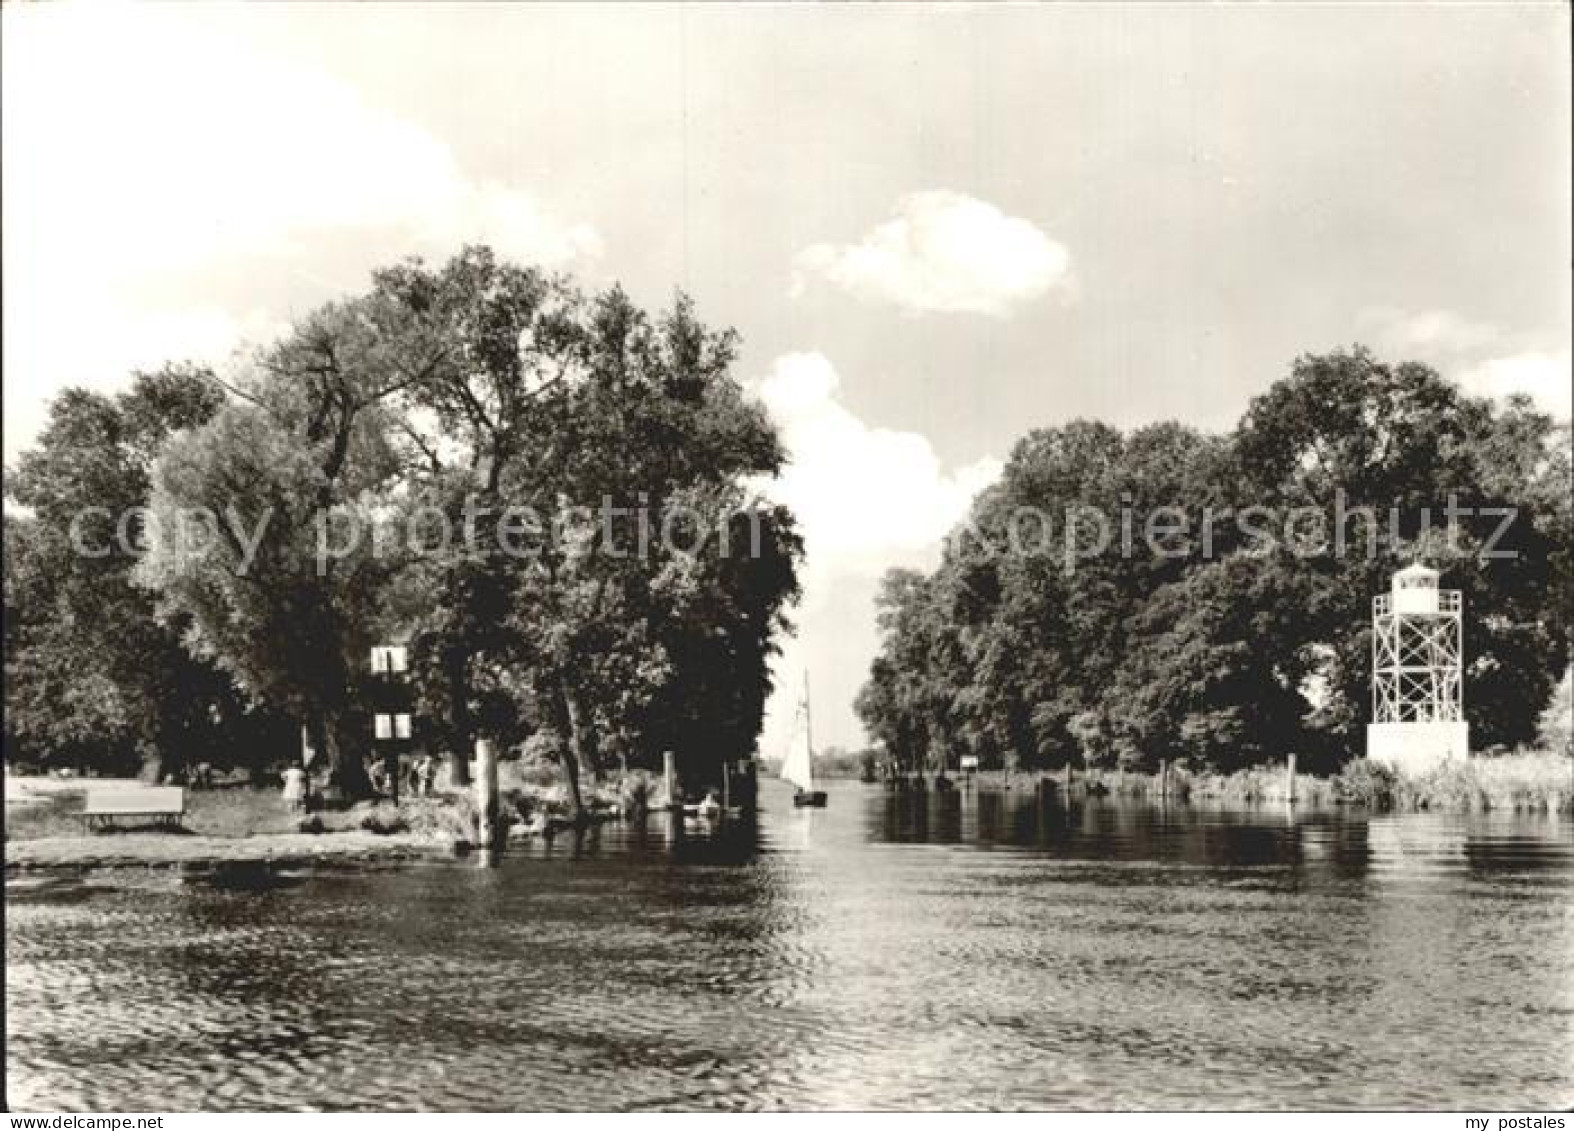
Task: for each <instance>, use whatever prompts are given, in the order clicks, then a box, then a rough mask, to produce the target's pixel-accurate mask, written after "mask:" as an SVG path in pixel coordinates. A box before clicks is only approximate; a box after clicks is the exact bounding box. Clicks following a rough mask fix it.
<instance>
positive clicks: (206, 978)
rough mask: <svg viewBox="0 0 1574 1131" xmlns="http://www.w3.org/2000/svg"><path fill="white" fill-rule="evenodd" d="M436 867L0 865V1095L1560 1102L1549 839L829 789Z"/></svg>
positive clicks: (261, 1099) (1413, 819)
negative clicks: (64, 874) (0, 1022)
mask: <svg viewBox="0 0 1574 1131" xmlns="http://www.w3.org/2000/svg"><path fill="white" fill-rule="evenodd" d="M764 804H765V812H764V813H763V814H762V815H761V816H760V817H759V819H758V820H749V821H740V820H728V821H723V822H719V823H716V824H714V825H709V824H686V823H684V822H683V821H682V820H681V818H669V817H667V816H666V815H660V816H657V817H653V818H652V819H651V820H650V821H649V822H647V823H645V824H643V825H630V826H605V827H602V828H599V829H590V830H585V831H584V833H583V834H582V835H577V836H559V837H557V838H554V839H553V840H552V841H551V842H550V843H528V844H525V845H518V846H513V845H511V846H510V848H509V851H508V852H507V853H506V854H505V855H504V856H503V857H502V858H501V859H500V860H499V861H498V862H497V865H496V867H493V868H489V869H478V868H476V867H475V866H474V864H473V862H441V861H434V862H429V863H425V864H417V865H400V866H397V867H393V866H389V867H378V868H371V869H365V870H360V871H329V872H318V873H296V874H285V875H269V874H256V873H248V872H220V873H213V874H202V875H188V876H181V875H179V874H164V873H147V874H141V873H138V874H130V873H127V874H121V873H113V874H112V873H103V874H100V875H98V876H95V877H91V878H89V879H86V880H84V879H82V878H70V879H61V878H45V879H42V880H38V879H33V878H27V879H21V880H14V881H12V882H10V883H8V885H7V896H8V898H7V908H6V925H7V928H8V930H7V941H6V954H7V963H8V971H7V973H8V1012H7V1017H6V1028H7V1037H8V1060H7V1083H8V1087H9V1095H10V1099H11V1102H12V1104H13V1106H20V1107H27V1106H29V1105H32V1106H41V1107H65V1108H78V1109H88V1110H92V1109H98V1110H104V1109H117V1110H131V1109H135V1108H138V1107H146V1108H166V1107H169V1106H175V1107H183V1106H190V1107H197V1108H226V1107H229V1108H234V1107H268V1108H296V1107H307V1108H334V1107H341V1106H343V1107H378V1108H388V1109H407V1108H437V1109H442V1108H481V1109H494V1108H495V1109H517V1108H531V1107H548V1108H565V1107H586V1106H589V1107H619V1108H684V1109H705V1108H777V1107H858V1108H863V1107H874V1108H887V1107H894V1108H913V1107H918V1108H925V1107H931V1108H932V1107H945V1108H953V1107H999V1108H1022V1107H1061V1108H1064V1107H1072V1108H1098V1107H1150V1106H1151V1107H1213V1108H1218V1107H1225V1108H1254V1107H1286V1106H1307V1105H1315V1106H1333V1107H1362V1106H1376V1107H1381V1106H1395V1105H1404V1104H1422V1105H1427V1106H1433V1107H1458V1106H1471V1107H1487V1108H1494V1107H1506V1106H1510V1105H1514V1106H1537V1107H1546V1106H1566V1105H1567V1104H1568V1103H1569V1102H1570V1101H1571V1100H1574V1087H1571V1079H1574V914H1571V911H1574V835H1571V830H1574V825H1571V824H1570V823H1569V822H1566V821H1565V822H1558V821H1551V820H1546V819H1534V820H1529V819H1527V820H1515V819H1512V818H1500V817H1493V818H1470V819H1462V818H1444V817H1432V816H1426V815H1422V816H1406V817H1382V818H1373V819H1371V820H1367V819H1364V818H1362V817H1361V816H1360V815H1358V814H1345V813H1339V812H1313V811H1309V810H1304V809H1299V808H1297V809H1289V808H1286V807H1284V806H1276V807H1272V808H1264V809H1261V810H1258V811H1254V812H1249V813H1242V812H1229V811H1224V810H1210V809H1207V808H1203V807H1194V806H1186V805H1174V804H1172V805H1168V806H1163V807H1159V806H1152V805H1143V804H1134V803H1128V802H1124V801H1114V800H1111V799H1108V798H1102V799H1100V798H1091V799H1086V800H1082V799H1080V798H1076V799H1073V801H1072V803H1071V804H1069V805H1067V804H1063V803H1062V801H1061V799H1060V798H1059V796H1058V795H1057V794H1055V793H1054V792H1048V793H1039V792H1037V791H1034V790H1031V789H1017V790H1012V791H993V792H992V791H979V790H974V791H967V792H957V793H929V794H892V793H886V792H884V791H883V790H880V789H878V788H875V787H864V786H859V785H855V784H852V783H847V784H838V785H834V786H833V788H832V796H831V802H830V807H829V808H828V809H825V810H812V809H795V808H793V806H792V804H791V799H790V796H789V795H788V793H787V791H785V790H783V789H780V788H778V787H777V786H776V784H775V783H768V784H767V786H766V791H765V795H764Z"/></svg>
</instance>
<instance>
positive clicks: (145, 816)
mask: <svg viewBox="0 0 1574 1131" xmlns="http://www.w3.org/2000/svg"><path fill="white" fill-rule="evenodd" d="M185 815H186V791H185V790H184V789H182V788H181V787H180V786H178V785H149V786H125V785H117V786H88V790H87V805H86V806H85V807H84V808H83V810H82V820H83V823H84V824H86V825H87V827H88V828H90V829H95V828H109V827H110V826H112V825H114V824H115V823H116V822H117V821H120V820H122V819H125V820H131V819H141V820H144V821H145V820H151V821H152V822H153V823H154V824H157V825H162V826H164V827H165V828H175V827H178V826H179V824H180V819H181V818H182V817H184V816H185Z"/></svg>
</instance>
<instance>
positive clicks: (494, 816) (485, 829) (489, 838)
mask: <svg viewBox="0 0 1574 1131" xmlns="http://www.w3.org/2000/svg"><path fill="white" fill-rule="evenodd" d="M497 798H498V794H497V747H496V746H495V745H493V743H492V740H491V739H489V738H478V739H476V743H475V808H476V814H477V816H476V825H477V828H476V834H477V839H478V840H479V841H480V843H481V847H482V848H483V849H487V848H491V847H492V846H493V845H495V844H496V843H497V841H498V839H499V838H498V835H497V834H498V804H497Z"/></svg>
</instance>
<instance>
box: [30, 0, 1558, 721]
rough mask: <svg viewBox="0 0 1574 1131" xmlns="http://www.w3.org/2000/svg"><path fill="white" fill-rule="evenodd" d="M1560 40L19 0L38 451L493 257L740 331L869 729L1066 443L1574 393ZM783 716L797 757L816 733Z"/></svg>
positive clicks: (1521, 22)
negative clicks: (1009, 516) (944, 573)
mask: <svg viewBox="0 0 1574 1131" xmlns="http://www.w3.org/2000/svg"><path fill="white" fill-rule="evenodd" d="M1568 19H1569V17H1568V10H1567V8H1566V6H1564V5H1561V4H1557V5H1553V4H1548V5H1544V6H1537V5H1528V4H1527V5H1515V6H1492V7H1487V6H1480V7H1472V6H1466V5H1454V6H1446V7H1445V6H1424V5H1419V4H1417V5H1410V6H1403V7H1401V6H1397V5H1396V6H1393V7H1388V8H1384V7H1359V8H1358V7H1342V6H1341V7H1335V6H1308V7H1301V8H1291V7H1285V6H1273V7H1222V6H1207V7H1201V6H1199V7H1181V6H1180V5H1167V6H1154V7H1136V6H1126V7H1120V8H1117V7H1115V6H1113V5H1110V6H1096V7H1095V6H1089V7H1056V8H1053V9H1051V8H1047V7H1046V8H1039V7H1030V6H1013V7H999V8H989V9H984V8H974V9H970V8H939V7H923V8H901V7H894V6H882V7H880V8H878V9H876V8H873V7H860V8H842V7H834V8H833V7H827V6H815V7H798V8H771V9H764V8H729V7H720V6H704V7H694V8H688V9H678V8H664V7H654V6H647V7H636V8H627V9H621V10H612V9H610V8H608V9H599V8H591V7H585V6H581V7H572V8H560V9H553V8H541V7H530V8H526V7H510V6H504V5H486V6H478V7H464V6H444V7H440V8H439V7H435V6H433V7H425V6H419V5H415V4H406V5H400V6H389V7H381V8H375V9H374V8H370V7H360V6H357V7H350V6H345V7H307V6H304V5H289V6H285V5H277V6H267V7H258V8H250V9H246V10H240V9H234V8H224V7H218V6H202V7H197V6H178V7H177V6H162V7H158V8H129V7H107V6H93V7H70V6H60V5H51V6H36V7H35V6H31V5H29V6H25V7H24V6H18V5H8V6H6V8H5V9H4V15H3V20H4V28H3V32H4V36H3V39H4V77H3V82H4V90H3V94H4V104H3V105H4V142H5V160H4V174H3V175H4V270H5V279H4V282H5V290H4V301H5V309H4V330H5V347H4V348H5V353H4V361H5V388H4V396H5V433H4V449H5V457H6V461H7V462H8V463H9V462H10V461H11V460H12V459H13V458H14V457H15V455H16V453H17V452H18V451H20V450H22V449H23V448H25V447H26V446H27V445H28V443H29V442H30V440H31V438H32V436H33V435H34V434H35V433H36V430H37V428H38V426H39V422H40V420H41V418H42V410H43V406H44V404H45V403H46V402H47V400H48V398H49V397H50V396H51V395H52V394H53V393H54V392H55V391H56V390H58V389H59V388H61V387H62V386H64V385H67V384H73V383H75V384H83V385H89V386H93V387H97V388H114V387H115V386H116V385H118V384H119V383H120V382H122V381H124V379H125V375H126V373H127V371H128V370H129V369H130V368H132V367H134V366H138V365H152V364H156V363H158V362H159V361H161V360H164V359H167V358H195V359H211V360H213V361H215V362H222V361H223V360H224V359H225V358H226V357H227V356H229V355H230V353H231V352H232V351H233V350H234V348H235V347H236V345H237V344H238V343H241V342H243V341H257V340H262V339H266V338H267V337H269V336H270V335H272V334H275V333H277V332H279V330H280V329H281V328H282V327H284V326H286V325H288V323H289V322H290V320H291V319H292V318H293V317H294V316H296V315H298V314H300V313H302V312H304V311H306V310H308V309H310V308H311V307H312V306H314V305H315V304H317V303H319V302H322V301H323V300H325V299H328V298H331V297H333V296H335V295H338V294H341V293H344V292H346V291H350V290H353V289H355V288H358V287H359V286H361V285H362V284H363V283H364V281H365V280H366V276H367V273H368V271H369V270H370V269H371V268H372V267H373V266H375V265H378V264H381V263H385V262H388V261H390V260H393V259H396V258H399V257H402V256H404V255H406V254H409V253H412V252H419V253H423V254H426V255H428V256H442V255H445V254H447V253H449V252H451V251H453V250H455V249H456V248H457V247H458V246H459V245H460V244H461V243H464V242H468V241H486V242H490V243H492V244H493V245H494V246H496V247H497V248H498V249H499V250H501V251H503V252H505V253H507V254H508V255H511V256H514V257H517V258H519V259H522V260H528V261H531V262H536V263H542V264H548V265H551V266H554V267H561V268H564V269H568V270H572V271H574V272H575V273H577V274H578V275H579V276H580V277H581V278H582V279H583V280H585V281H586V282H588V283H591V284H600V283H606V282H611V281H613V280H620V281H622V282H623V283H624V284H625V286H627V287H628V288H629V289H630V290H631V291H632V292H633V293H634V294H635V295H636V297H637V298H639V299H640V300H641V301H643V302H645V303H647V304H661V303H664V302H665V301H666V300H667V299H668V298H669V297H670V295H671V293H672V291H673V290H674V288H678V287H681V288H683V289H685V290H687V291H689V292H690V293H692V294H693V295H694V297H695V299H696V301H697V302H698V304H699V307H700V309H701V311H702V312H703V314H704V315H705V316H706V317H707V318H708V320H710V321H712V322H713V323H719V324H726V325H731V326H734V327H736V328H737V329H738V330H739V331H740V332H741V333H742V335H743V338H744V342H745V349H744V353H743V357H742V362H741V365H740V367H739V370H738V375H739V377H740V379H742V380H744V381H745V382H746V383H747V384H748V385H749V386H750V387H751V388H753V389H754V390H755V391H756V393H757V395H759V396H760V397H762V398H763V399H764V400H765V402H766V403H767V404H768V405H769V406H770V407H771V409H772V410H773V411H774V412H775V413H776V415H777V417H778V419H779V420H780V421H781V424H782V426H783V429H784V433H785V435H786V438H787V441H788V443H789V445H790V447H791V450H792V453H793V460H794V462H793V465H792V468H791V470H790V472H789V474H788V476H787V479H786V481H785V482H784V483H783V484H782V485H781V487H780V490H781V493H782V495H783V497H784V498H785V499H786V500H787V501H789V502H790V503H792V504H793V505H794V506H795V507H796V508H797V509H798V511H799V513H800V516H801V518H802V521H803V524H804V527H805V529H806V532H807V537H808V543H809V549H810V563H809V567H808V576H807V594H806V599H805V602H804V605H803V607H802V608H801V609H800V610H799V614H798V620H799V623H800V635H799V639H798V640H797V641H796V642H795V643H794V644H793V645H792V646H791V647H790V650H789V655H788V657H787V658H786V661H785V664H784V667H785V668H786V669H788V670H791V671H794V672H796V671H798V670H800V669H802V668H803V667H805V666H807V667H808V668H809V669H810V670H811V672H812V678H813V688H814V693H815V706H816V710H815V718H816V726H817V735H816V737H817V739H818V740H819V741H820V742H821V743H822V744H828V743H839V744H848V745H850V744H854V743H857V742H859V741H861V733H860V731H859V729H858V727H857V723H856V721H855V719H854V717H853V715H852V712H851V700H852V696H853V694H854V693H855V691H856V689H857V686H858V684H859V683H860V681H861V679H862V676H863V673H864V671H865V669H866V666H867V663H868V660H869V658H870V655H871V654H872V651H873V647H874V629H873V618H872V608H871V598H872V595H873V592H874V588H875V581H876V579H877V577H878V575H879V573H880V572H881V571H882V570H883V569H885V568H886V567H888V566H891V565H895V564H909V565H924V564H928V563H930V562H932V561H933V560H934V557H935V555H936V552H937V543H938V539H939V537H940V536H941V535H942V534H943V533H944V531H945V530H946V529H947V528H948V527H949V526H950V524H951V523H952V522H953V521H954V520H955V519H956V518H957V517H958V516H959V515H960V513H961V512H962V511H963V509H964V508H965V507H966V505H967V501H968V499H969V498H970V497H971V495H972V493H973V492H974V491H976V490H977V489H978V488H979V487H980V486H981V485H983V484H985V483H987V482H989V480H990V479H991V478H992V477H993V476H994V475H996V474H997V473H998V470H999V467H1000V462H1001V460H1003V459H1004V458H1005V457H1006V455H1007V454H1008V453H1009V451H1010V448H1011V445H1012V443H1013V441H1014V440H1015V439H1016V438H1017V437H1018V436H1019V435H1021V434H1022V433H1023V432H1024V431H1025V430H1026V429H1028V428H1030V427H1033V426H1036V425H1046V424H1054V423H1058V422H1064V421H1067V420H1070V419H1073V418H1075V417H1079V416H1086V417H1098V418H1102V419H1105V420H1109V421H1112V422H1114V423H1117V424H1120V425H1123V426H1130V425H1135V424H1139V423H1142V422H1145V421H1151V420H1157V419H1164V418H1178V419H1182V420H1186V421H1189V422H1192V423H1195V424H1198V425H1202V426H1205V427H1217V428H1224V427H1227V426H1229V425H1230V424H1231V423H1233V422H1234V420H1235V419H1236V418H1237V417H1238V415H1239V414H1240V412H1241V410H1242V409H1243V407H1244V406H1245V404H1246V402H1247V400H1248V398H1250V397H1251V396H1252V395H1253V394H1254V393H1256V392H1258V391H1260V390H1261V389H1263V388H1264V387H1265V386H1266V385H1267V384H1268V383H1269V382H1271V381H1272V380H1274V379H1275V378H1276V377H1278V376H1279V375H1281V374H1283V373H1284V371H1285V369H1286V366H1287V363H1288V362H1289V361H1290V359H1291V358H1293V357H1294V356H1295V355H1296V354H1298V353H1301V352H1305V351H1309V350H1321V349H1326V348H1329V347H1332V346H1336V345H1340V344H1347V343H1350V342H1353V341H1363V342H1367V343H1369V344H1371V345H1372V346H1373V347H1374V348H1376V349H1378V350H1379V351H1380V352H1381V353H1383V354H1385V355H1387V356H1390V357H1394V358H1399V357H1407V358H1417V359H1422V360H1426V361H1429V362H1432V363H1434V364H1435V365H1437V366H1438V367H1439V368H1440V369H1441V370H1442V371H1444V372H1445V373H1447V374H1449V375H1451V376H1453V377H1455V378H1457V379H1458V380H1460V381H1461V382H1462V383H1464V384H1466V385H1467V386H1468V387H1470V388H1471V389H1473V390H1475V391H1478V392H1484V393H1492V394H1501V393H1503V392H1506V391H1510V390H1524V391H1527V392H1530V393H1532V394H1533V395H1536V396H1538V397H1540V398H1542V399H1543V400H1544V401H1545V402H1546V403H1547V404H1548V405H1549V406H1551V407H1555V408H1556V409H1557V410H1558V411H1559V412H1560V414H1561V415H1565V416H1566V415H1567V413H1568V407H1567V406H1568V400H1569V383H1570V367H1569V337H1570V325H1569V309H1570V298H1571V296H1570V281H1569V262H1570V222H1569V197H1570V183H1569V167H1570V152H1569V132H1570V121H1569V102H1570V90H1569V72H1568V42H1569V26H1568ZM779 723H780V720H779V719H777V720H776V721H774V722H773V724H772V727H771V730H770V732H769V733H768V734H767V737H766V740H765V747H766V750H767V752H770V751H771V749H772V747H773V745H774V743H775V742H776V735H777V734H778V733H779V729H780V727H779Z"/></svg>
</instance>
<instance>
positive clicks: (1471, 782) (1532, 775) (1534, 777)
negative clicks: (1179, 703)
mask: <svg viewBox="0 0 1574 1131" xmlns="http://www.w3.org/2000/svg"><path fill="white" fill-rule="evenodd" d="M1073 788H1074V789H1077V788H1080V789H1083V790H1089V791H1092V792H1095V793H1110V794H1116V795H1125V796H1135V797H1152V798H1157V797H1158V796H1159V795H1160V792H1161V783H1160V779H1159V776H1158V775H1157V774H1137V773H1123V772H1120V771H1114V770H1089V771H1086V772H1085V773H1081V774H1078V775H1076V778H1075V784H1074V786H1073ZM1169 792H1170V795H1171V796H1172V797H1174V798H1192V799H1196V800H1208V801H1224V802H1233V803H1242V804H1250V803H1256V802H1262V801H1285V800H1288V798H1289V794H1290V790H1289V782H1288V780H1287V778H1286V775H1285V772H1284V767H1283V766H1282V765H1281V766H1258V767H1254V768H1252V769H1248V770H1239V771H1237V772H1235V773H1233V774H1212V773H1192V772H1188V771H1187V770H1185V769H1184V768H1172V769H1171V771H1170V774H1169ZM1295 800H1296V801H1297V802H1298V803H1301V804H1306V805H1359V806H1363V807H1366V808H1370V809H1375V810H1385V811H1386V810H1393V811H1398V812H1411V811H1419V810H1447V811H1458V812H1473V813H1485V812H1514V813H1574V759H1571V758H1569V757H1568V756H1567V755H1563V754H1555V753H1551V752H1547V751H1535V752H1525V753H1518V754H1503V755H1499V756H1495V757H1494V756H1486V755H1478V756H1476V757H1472V758H1470V759H1468V760H1466V761H1460V762H1450V763H1446V764H1445V765H1443V766H1441V767H1439V768H1438V769H1436V770H1434V771H1432V772H1431V773H1428V774H1423V775H1419V776H1410V775H1405V774H1398V773H1395V772H1394V771H1392V770H1390V769H1388V768H1386V767H1384V766H1380V765H1377V764H1375V763H1373V762H1368V761H1367V760H1366V759H1364V758H1362V759H1357V760H1356V761H1354V762H1351V763H1349V764H1348V765H1347V766H1345V767H1344V769H1343V770H1341V771H1340V772H1339V773H1338V774H1336V775H1334V776H1333V777H1326V778H1324V777H1315V776H1313V775H1311V774H1297V775H1296V777H1295Z"/></svg>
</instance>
